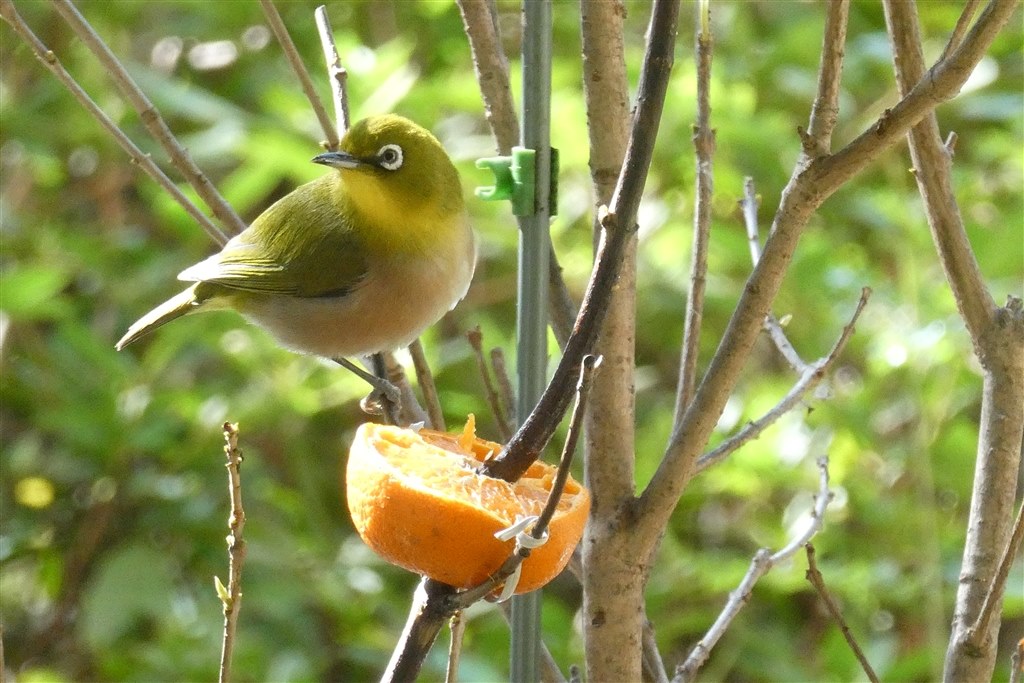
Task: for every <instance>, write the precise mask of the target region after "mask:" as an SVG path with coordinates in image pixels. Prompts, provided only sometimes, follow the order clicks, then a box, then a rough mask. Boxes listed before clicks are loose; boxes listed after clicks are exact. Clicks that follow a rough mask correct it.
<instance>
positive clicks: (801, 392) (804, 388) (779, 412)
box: [694, 287, 871, 472]
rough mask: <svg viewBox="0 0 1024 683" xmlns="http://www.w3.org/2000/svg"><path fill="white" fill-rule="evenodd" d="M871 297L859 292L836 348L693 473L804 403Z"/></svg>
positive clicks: (704, 457) (868, 292)
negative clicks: (780, 398)
mask: <svg viewBox="0 0 1024 683" xmlns="http://www.w3.org/2000/svg"><path fill="white" fill-rule="evenodd" d="M870 296H871V289H870V288H868V287H865V288H864V289H862V290H861V294H860V300H859V301H858V302H857V307H856V308H855V309H854V311H853V315H852V316H850V322H848V323H847V324H846V326H845V327H844V328H843V331H842V333H841V334H840V335H839V338H838V339H837V340H836V342H835V344H833V345H832V348H831V349H830V350H829V352H828V354H827V355H826V356H825V357H823V358H820V359H818V360H817V361H815V362H814V363H811V364H810V365H806V364H805V365H804V370H803V372H802V373H801V375H800V379H798V380H797V382H796V384H794V385H793V387H792V388H791V389H790V390H789V391H788V392H787V393H786V395H785V396H784V397H783V398H782V400H781V401H779V402H778V403H777V404H775V406H774V407H773V408H772V409H771V410H769V411H768V412H767V413H765V414H764V415H762V416H761V417H760V418H758V419H756V420H754V421H753V422H749V423H747V425H746V426H745V427H744V428H743V429H741V430H740V431H739V432H737V433H736V434H734V435H733V436H731V437H729V438H728V439H726V440H725V441H723V442H722V443H721V444H719V445H718V446H717V447H715V448H714V449H712V450H710V451H708V452H707V453H705V454H704V455H702V456H700V457H699V458H697V463H696V465H695V466H694V471H695V472H703V471H704V470H706V469H707V468H708V467H711V466H712V465H714V464H715V463H717V462H719V461H720V460H722V459H723V458H725V457H726V456H728V455H729V454H731V453H733V452H734V451H736V450H737V449H738V448H739V447H740V446H742V445H743V444H745V443H747V442H749V441H752V440H753V439H756V438H757V437H758V436H759V435H760V434H761V432H763V431H764V430H765V429H767V428H768V427H769V426H771V425H773V424H775V422H777V421H778V419H779V418H780V417H782V416H783V415H785V414H786V413H788V412H789V411H790V410H792V409H793V408H794V407H795V406H796V405H797V404H798V403H800V401H801V400H803V397H804V396H806V395H807V392H809V391H811V390H812V389H813V388H814V387H816V386H818V384H819V383H820V382H821V380H823V379H824V378H825V377H826V375H827V374H828V372H829V370H830V369H831V368H832V365H834V364H835V362H836V360H838V358H839V356H840V354H842V352H843V349H844V348H845V347H846V343H847V342H848V341H849V340H850V337H851V336H852V335H853V331H854V326H855V325H856V323H857V320H858V318H860V314H861V312H862V311H863V310H864V307H865V306H866V305H867V303H868V298H869V297H870Z"/></svg>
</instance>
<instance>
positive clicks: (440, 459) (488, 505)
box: [346, 416, 590, 593]
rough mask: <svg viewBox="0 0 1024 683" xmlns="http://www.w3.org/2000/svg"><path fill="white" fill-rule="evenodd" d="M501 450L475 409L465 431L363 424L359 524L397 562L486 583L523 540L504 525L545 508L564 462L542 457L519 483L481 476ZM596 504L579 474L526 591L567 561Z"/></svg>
mask: <svg viewBox="0 0 1024 683" xmlns="http://www.w3.org/2000/svg"><path fill="white" fill-rule="evenodd" d="M500 450H501V446H500V445H498V444H496V443H492V442H490V441H485V440H483V439H478V438H476V437H475V436H474V435H473V421H472V416H470V421H469V422H467V424H466V431H465V432H464V433H463V434H462V435H457V434H445V433H442V432H435V431H433V430H427V429H421V430H419V431H415V430H412V429H403V428H399V427H393V426H389V425H379V424H373V423H367V424H364V425H362V426H361V427H360V428H359V430H358V431H357V432H356V437H355V439H354V440H353V442H352V447H351V449H350V450H349V457H348V467H347V470H346V490H347V495H348V509H349V512H350V513H351V514H352V522H353V523H354V524H355V528H356V530H357V531H358V532H359V535H360V536H361V537H362V539H363V541H365V542H366V544H367V545H368V546H370V547H371V548H373V550H374V551H375V552H376V553H377V554H378V555H380V556H381V557H383V558H384V559H385V560H387V561H388V562H391V563H392V564H396V565H398V566H400V567H404V568H406V569H408V570H410V571H413V572H416V573H417V574H421V575H423V576H428V577H430V578H432V579H436V580H437V581H440V582H442V583H446V584H448V585H451V586H455V587H457V588H470V587H472V586H476V585H479V584H480V583H482V582H483V581H484V580H485V579H487V577H488V576H490V575H491V574H492V573H493V572H495V571H496V570H497V569H498V567H500V566H501V565H502V563H503V562H504V561H505V560H506V558H508V556H509V554H510V553H511V552H512V551H513V549H514V547H515V542H514V541H499V540H498V539H497V538H495V537H494V534H495V532H498V531H500V530H502V529H505V528H507V527H509V526H511V525H512V524H513V523H514V522H515V521H516V517H517V515H521V516H526V515H539V514H540V513H541V510H542V509H543V508H544V504H545V502H546V501H547V497H548V492H549V491H550V490H551V486H552V483H553V482H554V478H555V471H556V470H555V468H554V467H552V466H551V465H548V464H546V463H542V462H537V463H534V464H533V465H532V466H531V467H530V469H529V470H527V472H526V474H525V475H523V477H522V478H521V479H520V480H519V481H517V482H516V483H514V484H510V483H508V482H506V481H502V480H500V479H493V478H491V477H487V476H484V475H482V474H480V473H479V472H478V471H477V470H478V468H479V465H480V463H482V462H484V460H486V459H487V458H488V457H491V456H493V455H497V453H498V452H499V451H500ZM589 510H590V495H589V494H588V493H587V490H586V489H585V488H583V487H582V486H581V485H580V484H579V483H577V482H576V481H574V480H573V479H572V478H571V477H570V478H569V480H568V481H567V482H566V485H565V490H564V492H563V494H562V497H561V500H560V501H559V503H558V509H557V511H556V512H555V516H554V518H553V519H552V521H551V524H550V526H549V528H548V533H549V537H548V540H547V543H545V544H544V545H542V546H540V547H539V548H536V549H534V550H533V551H532V552H531V554H530V556H529V557H528V558H526V560H525V561H524V562H523V565H522V574H521V576H520V578H519V584H518V585H517V587H516V591H515V592H516V593H525V592H528V591H531V590H534V589H537V588H540V587H541V586H543V585H544V584H546V583H547V582H548V581H550V580H551V579H553V578H555V576H557V575H558V574H559V573H560V572H561V571H562V569H564V568H565V565H566V564H567V563H568V562H569V557H570V556H571V555H572V552H573V549H574V548H575V547H576V544H577V543H579V540H580V537H581V536H582V535H583V525H584V524H585V523H586V519H587V513H588V511H589Z"/></svg>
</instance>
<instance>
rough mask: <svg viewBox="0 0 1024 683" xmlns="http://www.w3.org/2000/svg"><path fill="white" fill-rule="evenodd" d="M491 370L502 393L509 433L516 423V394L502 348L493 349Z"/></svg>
mask: <svg viewBox="0 0 1024 683" xmlns="http://www.w3.org/2000/svg"><path fill="white" fill-rule="evenodd" d="M491 370H492V371H493V372H494V379H495V381H496V382H497V383H498V390H499V391H500V392H501V393H500V396H501V400H502V402H503V403H504V405H505V410H506V412H507V414H508V415H509V416H510V417H509V423H510V425H509V427H510V428H509V431H510V432H511V426H512V425H514V424H515V423H516V415H515V410H516V409H515V406H516V392H515V390H514V389H513V388H512V380H511V379H509V374H508V366H507V365H506V364H505V354H504V353H503V352H502V350H501V349H500V348H497V347H495V348H493V349H491Z"/></svg>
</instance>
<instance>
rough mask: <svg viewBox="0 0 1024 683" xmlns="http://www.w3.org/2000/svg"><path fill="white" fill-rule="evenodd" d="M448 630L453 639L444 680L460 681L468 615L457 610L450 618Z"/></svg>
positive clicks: (448, 682)
mask: <svg viewBox="0 0 1024 683" xmlns="http://www.w3.org/2000/svg"><path fill="white" fill-rule="evenodd" d="M448 630H449V631H450V632H451V634H452V641H451V644H450V645H449V646H448V668H447V669H446V670H445V672H444V681H445V683H458V680H459V658H460V657H461V656H462V636H463V635H464V634H465V633H466V615H465V613H463V611H462V610H459V611H457V612H456V613H455V614H453V615H452V618H451V619H449V620H448Z"/></svg>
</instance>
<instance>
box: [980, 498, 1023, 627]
mask: <svg viewBox="0 0 1024 683" xmlns="http://www.w3.org/2000/svg"><path fill="white" fill-rule="evenodd" d="M1021 541H1024V503H1022V504H1021V507H1020V510H1019V511H1018V512H1017V520H1016V521H1015V522H1014V523H1013V533H1011V534H1010V539H1009V540H1008V541H1007V543H1006V548H1005V549H1004V550H1003V557H1002V559H1000V560H999V570H998V571H997V572H996V575H995V578H993V579H992V583H991V585H989V587H988V592H987V593H985V601H984V602H983V603H982V606H981V611H980V612H979V613H978V618H977V619H975V620H974V623H973V624H972V625H971V627H970V628H969V629H967V638H966V640H967V642H968V643H974V644H977V645H978V646H980V645H981V643H982V642H983V641H984V640H985V638H987V637H988V632H989V622H990V621H991V620H992V617H993V615H994V614H995V611H996V609H997V608H998V606H999V604H1000V603H1001V602H1002V599H1003V591H1004V590H1005V589H1006V579H1007V578H1008V577H1009V576H1010V569H1011V568H1012V567H1013V563H1014V561H1015V560H1016V559H1017V553H1018V552H1020V546H1021Z"/></svg>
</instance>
